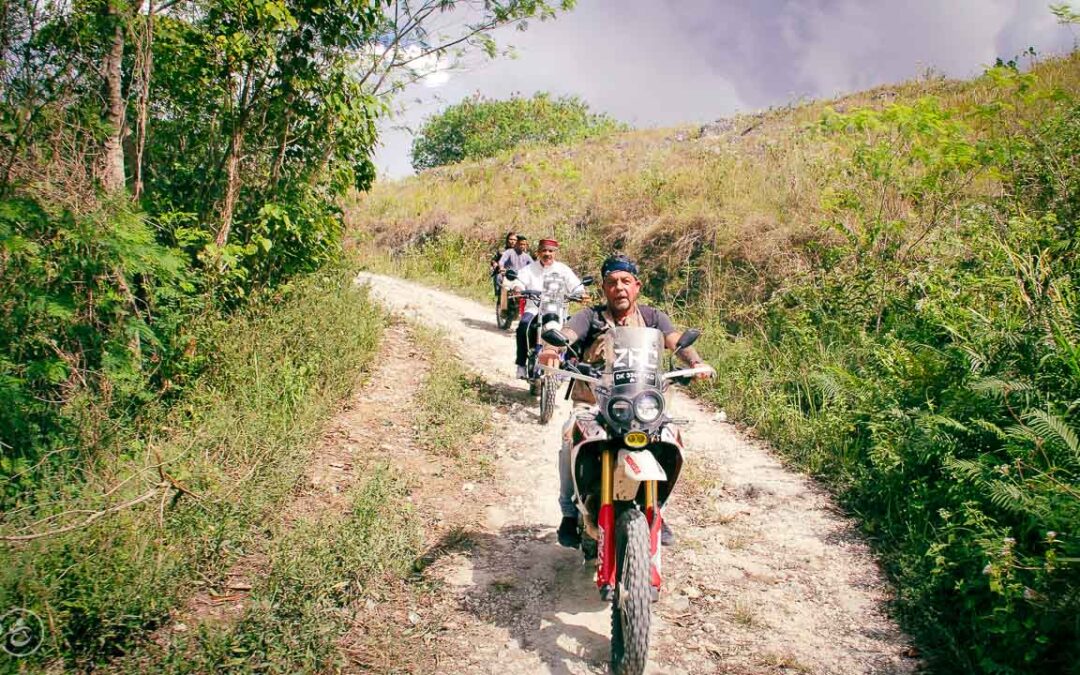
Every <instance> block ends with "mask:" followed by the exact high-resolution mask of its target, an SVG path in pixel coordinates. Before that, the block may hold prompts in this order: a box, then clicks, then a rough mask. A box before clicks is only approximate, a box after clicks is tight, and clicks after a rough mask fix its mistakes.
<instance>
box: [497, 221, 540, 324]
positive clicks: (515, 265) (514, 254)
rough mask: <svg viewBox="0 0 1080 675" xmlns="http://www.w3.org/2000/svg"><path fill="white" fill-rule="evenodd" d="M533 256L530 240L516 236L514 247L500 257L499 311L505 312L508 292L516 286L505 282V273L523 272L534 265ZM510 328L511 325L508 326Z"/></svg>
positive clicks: (519, 235)
mask: <svg viewBox="0 0 1080 675" xmlns="http://www.w3.org/2000/svg"><path fill="white" fill-rule="evenodd" d="M533 262H534V261H533V259H532V256H531V255H529V238H528V237H526V236H525V235H523V234H518V235H515V239H514V247H513V248H508V249H506V250H505V251H503V254H502V255H501V256H500V257H499V261H498V263H497V265H498V267H497V268H496V274H495V288H496V292H497V293H499V311H500V312H501V311H503V310H504V309H505V308H506V292H507V290H508V289H510V288H512V287H513V286H514V284H512V283H511V284H507V283H505V282H503V280H502V279H503V273H504V272H506V270H514V271H515V272H521V271H522V270H524V269H525V268H526V267H528V266H529V265H531V264H532V263H533ZM507 327H508V328H509V325H508V326H507Z"/></svg>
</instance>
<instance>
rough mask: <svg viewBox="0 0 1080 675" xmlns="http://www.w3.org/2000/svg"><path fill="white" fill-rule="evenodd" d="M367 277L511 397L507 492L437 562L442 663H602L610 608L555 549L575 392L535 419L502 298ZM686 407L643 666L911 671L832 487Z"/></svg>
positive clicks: (882, 594)
mask: <svg viewBox="0 0 1080 675" xmlns="http://www.w3.org/2000/svg"><path fill="white" fill-rule="evenodd" d="M357 281H358V283H363V284H368V285H370V287H371V288H372V290H373V292H374V294H375V296H376V297H377V298H379V299H380V300H381V301H382V302H384V303H385V304H386V305H387V306H388V308H390V309H391V310H393V311H395V312H398V313H400V314H402V315H404V316H406V317H408V318H410V319H413V320H417V321H420V322H421V323H423V324H425V325H430V326H433V327H437V328H440V329H442V330H444V331H445V332H446V334H447V335H448V336H449V338H450V339H451V340H452V341H453V342H454V343H455V347H457V351H458V352H459V354H461V356H462V357H463V358H464V360H465V361H466V362H467V363H469V365H470V366H471V367H472V368H473V369H474V370H475V371H476V372H477V373H479V374H480V375H481V376H482V377H483V378H484V379H486V380H487V381H488V382H489V383H490V384H491V386H492V387H493V388H495V390H496V391H497V392H498V393H500V395H501V396H502V398H503V400H504V401H509V402H511V403H510V405H508V406H504V408H503V410H502V411H501V412H496V413H495V416H496V424H497V426H498V427H499V428H500V429H501V432H500V433H501V436H500V438H499V439H498V441H497V443H496V451H497V456H498V458H499V459H498V467H497V471H498V472H497V477H496V481H495V485H494V487H493V488H492V489H488V490H484V491H482V492H477V493H474V494H470V493H469V492H468V491H465V492H463V493H462V496H463V498H464V499H466V500H470V499H471V500H474V501H475V502H476V503H475V508H476V512H477V513H476V519H475V520H476V522H477V523H478V525H477V526H476V531H475V532H470V533H469V534H468V538H469V540H470V541H471V545H470V546H468V547H465V549H464V550H463V549H462V547H453V546H447V547H446V551H447V552H446V553H445V554H442V555H440V556H438V557H436V558H435V559H434V560H433V561H432V563H431V565H430V566H429V567H428V568H427V571H426V574H427V575H428V576H429V578H433V579H435V580H438V581H440V582H442V583H444V584H446V585H447V588H448V590H450V591H452V593H450V594H447V598H448V599H447V602H449V603H451V604H452V613H453V618H452V619H449V620H448V621H447V623H446V624H445V625H444V628H445V629H446V630H444V631H443V633H442V637H441V638H440V639H441V640H444V641H445V643H446V644H445V647H446V649H445V651H444V654H445V657H444V658H442V659H440V664H439V672H446V673H500V674H507V673H541V672H551V673H593V672H606V669H607V667H606V663H607V658H608V634H609V609H608V606H607V605H606V604H605V603H602V602H600V601H599V600H598V599H597V593H596V590H595V586H594V585H593V581H592V574H593V568H592V566H591V565H583V564H582V561H581V556H580V554H579V553H578V552H577V551H572V550H568V549H565V548H561V547H559V546H558V545H557V544H556V543H555V535H554V531H555V526H556V525H557V523H558V521H559V516H560V514H559V509H558V505H557V501H556V497H557V493H558V474H557V466H556V458H557V448H558V445H559V434H560V428H561V426H562V423H563V421H564V420H565V418H566V415H567V413H568V411H569V408H568V406H567V404H566V402H563V401H560V402H559V405H560V408H559V409H558V410H557V411H556V413H555V416H554V418H553V420H552V422H551V423H550V424H548V425H547V426H541V425H539V424H538V422H537V418H536V410H537V406H536V404H535V403H534V399H532V397H530V396H529V395H528V392H527V390H526V385H525V384H524V383H523V382H520V381H517V380H515V379H513V348H514V347H513V339H512V337H511V335H510V334H508V333H505V332H502V331H499V330H497V329H496V328H495V326H494V316H493V314H494V311H493V308H492V307H488V306H486V305H481V304H478V303H475V302H472V301H469V300H465V299H462V298H460V297H457V296H454V295H451V294H449V293H444V292H440V291H437V290H433V289H430V288H427V287H423V286H420V285H417V284H413V283H410V282H406V281H402V280H399V279H393V278H389V277H384V276H378V275H372V274H367V273H363V274H360V275H359V276H358V278H357ZM674 406H675V413H676V414H677V415H678V416H680V417H685V418H689V419H690V420H691V423H690V425H689V426H688V427H687V428H686V429H685V430H684V435H685V437H686V439H687V445H688V449H689V454H688V457H687V462H688V474H687V476H688V477H687V480H686V481H684V483H682V484H680V490H679V493H678V494H677V495H676V497H675V498H673V500H672V502H671V503H670V504H669V508H668V510H667V512H666V515H667V516H668V518H669V520H670V522H671V523H672V525H673V527H674V530H675V532H676V535H677V536H678V543H677V545H676V546H675V547H674V548H673V549H670V550H669V551H668V552H666V554H665V555H666V558H665V565H664V567H665V572H666V575H667V578H666V580H665V588H664V591H663V593H662V597H661V600H660V601H659V603H658V604H657V605H656V606H655V610H656V612H655V619H654V623H653V632H652V645H653V646H652V651H651V659H650V664H651V665H650V667H649V670H648V672H651V673H714V672H727V673H763V672H777V673H780V672H785V673H794V672H801V673H907V672H912V671H914V670H915V669H916V667H917V666H918V663H917V661H916V660H915V659H912V658H908V657H907V656H906V654H909V653H912V650H911V648H910V646H909V643H908V641H907V638H906V636H904V635H903V634H902V633H901V632H900V630H899V629H898V628H897V627H896V625H895V624H894V623H893V621H892V620H891V619H890V618H889V617H888V616H887V614H886V603H887V601H888V600H889V589H888V586H887V585H886V583H885V582H884V580H883V578H882V573H881V571H880V570H879V568H878V567H877V565H876V563H875V561H874V559H873V557H872V555H871V554H870V552H869V550H868V548H867V546H866V545H865V543H864V542H863V541H862V540H861V539H860V537H859V536H858V534H857V532H856V531H855V529H854V528H853V526H852V523H851V521H850V520H849V519H847V518H845V517H844V516H843V515H842V514H841V513H840V512H839V510H838V509H837V508H836V507H835V505H834V504H833V503H832V501H831V500H830V498H829V496H828V495H827V494H826V493H825V492H824V491H823V490H822V489H821V488H820V487H818V486H816V485H815V484H814V483H813V482H812V481H810V480H808V479H807V478H805V477H803V476H801V475H799V474H796V473H792V472H791V471H789V470H787V469H785V468H784V467H783V466H781V464H780V463H779V462H778V461H777V460H776V459H775V458H774V457H773V456H772V455H771V454H770V453H769V451H768V450H767V449H766V448H765V447H763V446H762V445H761V444H759V443H756V442H753V441H748V440H747V439H745V438H743V437H742V436H740V435H739V434H738V433H737V431H736V430H735V429H734V427H733V426H731V425H729V424H724V423H721V422H720V421H718V419H717V415H716V414H715V413H714V412H713V411H711V410H709V409H707V408H706V407H705V406H703V405H702V404H700V403H698V402H696V401H694V400H693V399H690V398H688V397H686V396H684V395H682V394H681V393H680V394H676V395H675V397H674Z"/></svg>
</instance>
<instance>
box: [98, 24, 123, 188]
mask: <svg viewBox="0 0 1080 675" xmlns="http://www.w3.org/2000/svg"><path fill="white" fill-rule="evenodd" d="M108 13H109V16H110V17H111V18H112V19H113V21H114V22H115V24H116V25H115V27H114V29H113V42H112V48H111V49H110V50H109V53H108V54H107V55H106V56H105V67H104V69H103V70H104V72H105V95H106V98H105V101H106V104H107V105H108V108H107V109H106V111H105V121H106V123H108V126H109V135H108V136H107V137H106V138H105V148H104V150H105V157H104V166H103V167H102V173H101V183H102V186H103V187H104V188H105V191H106V192H109V193H114V192H119V191H120V190H123V189H124V144H123V142H122V140H123V137H124V117H125V110H124V107H125V106H124V92H123V70H122V68H121V67H122V65H123V61H124V22H123V20H122V17H121V16H120V14H119V12H117V11H116V8H115V7H114V6H113V5H112V4H111V3H110V4H109V10H108Z"/></svg>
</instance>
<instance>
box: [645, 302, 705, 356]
mask: <svg viewBox="0 0 1080 675" xmlns="http://www.w3.org/2000/svg"><path fill="white" fill-rule="evenodd" d="M656 327H657V328H659V329H660V332H661V333H663V334H664V346H665V347H667V348H668V349H670V350H672V351H674V350H675V347H676V345H678V343H679V338H681V337H682V331H678V330H675V324H673V323H672V322H671V317H670V316H668V315H667V313H665V312H661V311H659V310H657V312H656ZM678 357H679V360H680V361H682V362H683V363H685V364H686V365H688V366H690V367H691V368H693V367H695V366H700V365H702V364H703V363H705V361H704V360H702V358H701V356H700V355H699V354H698V353H697V350H696V349H694V348H693V347H692V346H691V347H686V348H684V349H682V350H681V351H679V353H678Z"/></svg>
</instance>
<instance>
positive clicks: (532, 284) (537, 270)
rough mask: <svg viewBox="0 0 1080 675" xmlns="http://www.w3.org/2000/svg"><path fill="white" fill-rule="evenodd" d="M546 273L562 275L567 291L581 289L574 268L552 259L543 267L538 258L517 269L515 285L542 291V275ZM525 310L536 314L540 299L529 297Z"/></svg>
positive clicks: (538, 310) (538, 309)
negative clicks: (523, 267) (521, 268)
mask: <svg viewBox="0 0 1080 675" xmlns="http://www.w3.org/2000/svg"><path fill="white" fill-rule="evenodd" d="M546 274H557V275H559V276H560V277H562V280H563V282H564V283H565V284H566V292H567V293H575V292H577V291H580V290H581V289H582V285H581V279H578V275H576V274H574V270H572V269H570V268H569V267H568V266H566V265H565V264H563V263H561V262H559V261H558V260H554V261H552V263H551V264H550V265H548V266H547V267H544V266H543V265H542V264H540V261H539V260H536V261H534V262H532V263H531V264H529V265H528V266H527V267H526V268H525V269H523V270H518V278H517V282H516V284H515V285H518V287H519V288H524V289H526V290H529V291H543V290H544V275H546ZM525 311H526V312H529V313H532V314H538V313H539V312H540V301H539V300H534V299H532V298H530V299H529V301H528V304H527V305H526V306H525Z"/></svg>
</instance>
